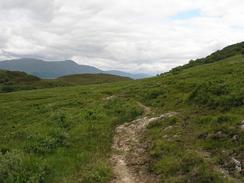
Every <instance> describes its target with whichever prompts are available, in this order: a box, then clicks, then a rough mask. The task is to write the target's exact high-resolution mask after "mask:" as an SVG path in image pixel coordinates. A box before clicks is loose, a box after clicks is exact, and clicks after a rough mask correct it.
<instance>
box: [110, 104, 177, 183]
mask: <svg viewBox="0 0 244 183" xmlns="http://www.w3.org/2000/svg"><path fill="white" fill-rule="evenodd" d="M139 105H141V106H142V107H143V108H144V113H145V114H148V113H150V111H151V110H150V108H148V107H145V106H143V105H142V104H139ZM173 115H175V113H166V114H163V115H161V116H158V117H154V118H148V117H141V118H139V119H137V120H134V121H132V122H129V123H125V124H123V125H120V126H118V127H117V128H116V130H115V136H114V141H113V147H112V148H113V154H112V157H111V163H112V166H113V171H114V175H115V177H114V179H113V180H112V181H111V183H149V182H150V183H151V182H157V177H156V176H154V175H151V174H150V173H148V171H147V164H148V158H147V153H146V149H147V144H146V143H145V142H144V143H143V142H142V137H143V133H144V131H145V129H146V126H147V125H149V124H150V123H152V122H155V121H157V120H161V119H164V118H166V117H171V116H173Z"/></svg>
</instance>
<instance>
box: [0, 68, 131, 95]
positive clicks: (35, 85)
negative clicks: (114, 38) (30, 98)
mask: <svg viewBox="0 0 244 183" xmlns="http://www.w3.org/2000/svg"><path fill="white" fill-rule="evenodd" d="M128 80H131V79H130V78H126V77H121V76H114V75H109V74H76V75H68V76H63V77H60V78H57V79H40V78H38V77H35V76H32V75H28V74H26V73H24V72H18V71H5V70H0V93H8V92H14V91H21V90H33V89H42V88H55V87H65V86H76V85H88V84H103V83H112V82H121V81H128Z"/></svg>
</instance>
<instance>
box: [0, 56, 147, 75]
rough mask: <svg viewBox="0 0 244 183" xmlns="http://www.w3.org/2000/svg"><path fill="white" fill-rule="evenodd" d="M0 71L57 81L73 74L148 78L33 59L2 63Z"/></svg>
mask: <svg viewBox="0 0 244 183" xmlns="http://www.w3.org/2000/svg"><path fill="white" fill-rule="evenodd" d="M0 69H4V70H10V71H23V72H26V73H28V74H32V75H34V76H37V77H40V78H45V79H55V78H57V77H61V76H66V75H73V74H99V73H104V74H111V75H118V76H123V77H130V78H132V79H140V78H145V77H148V76H147V75H145V74H132V73H127V72H121V71H116V70H113V71H103V70H101V69H98V68H96V67H93V66H89V65H79V64H77V63H76V62H74V61H72V60H65V61H43V60H38V59H32V58H22V59H15V60H7V61H1V62H0Z"/></svg>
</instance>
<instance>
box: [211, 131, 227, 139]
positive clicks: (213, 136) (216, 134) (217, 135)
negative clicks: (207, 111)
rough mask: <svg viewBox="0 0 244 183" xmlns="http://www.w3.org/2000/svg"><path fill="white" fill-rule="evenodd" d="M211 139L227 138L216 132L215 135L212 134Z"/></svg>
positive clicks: (220, 132)
mask: <svg viewBox="0 0 244 183" xmlns="http://www.w3.org/2000/svg"><path fill="white" fill-rule="evenodd" d="M211 137H212V138H213V139H222V138H225V137H227V136H226V134H224V133H223V132H222V131H218V132H217V133H215V134H213V135H212V136H211Z"/></svg>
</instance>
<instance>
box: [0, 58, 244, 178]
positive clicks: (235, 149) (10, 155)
mask: <svg viewBox="0 0 244 183" xmlns="http://www.w3.org/2000/svg"><path fill="white" fill-rule="evenodd" d="M243 80H244V57H243V55H241V54H237V55H235V56H232V57H228V58H225V59H224V60H218V62H211V63H206V64H201V65H196V66H194V67H189V68H186V69H181V70H178V71H172V72H169V73H167V74H163V75H161V76H158V77H155V78H150V79H144V80H138V81H125V82H116V83H110V84H99V85H89V86H75V87H63V88H52V89H41V90H33V91H19V92H13V93H5V94H0V111H1V112H0V119H1V120H0V125H1V128H0V134H1V135H0V142H1V144H0V150H1V152H2V153H0V154H1V156H0V162H1V163H0V182H28V181H29V182H85V183H95V182H108V181H109V179H110V178H111V176H112V171H111V169H110V166H109V163H108V157H109V154H110V150H111V142H112V137H113V130H114V128H115V126H116V125H118V124H121V123H123V122H127V121H130V120H133V119H135V118H136V117H137V116H140V115H141V114H142V112H143V111H142V110H143V109H141V108H140V107H139V106H138V105H137V101H139V102H141V103H143V104H145V105H147V106H150V107H151V108H152V109H153V111H154V113H155V115H156V114H163V113H165V112H168V111H176V112H178V115H177V116H176V117H172V118H169V119H166V120H163V121H158V122H156V123H153V124H151V125H150V126H149V127H148V130H147V132H146V134H145V141H148V142H149V143H150V144H151V145H150V147H149V149H148V153H149V155H150V158H151V160H150V166H149V171H151V172H152V173H155V174H157V175H158V176H159V177H161V182H172V183H174V182H175V183H176V182H177V183H191V182H192V183H195V182H197V183H208V182H209V183H210V182H211V183H220V182H221V183H222V182H223V183H229V182H237V181H236V180H239V181H240V182H242V181H244V175H243V171H242V172H237V171H236V168H235V164H233V160H232V158H235V159H237V160H239V161H241V162H242V166H243V159H244V157H243V150H244V146H243V144H244V133H243V130H241V129H240V122H241V121H242V120H243V119H244V115H243V114H244V107H243V105H244V101H243V99H244V92H243V88H244V83H243ZM109 96H114V97H112V98H110V100H108V98H107V97H109ZM64 165H65V166H64ZM222 170H225V171H228V172H229V174H228V175H227V176H223V175H222V173H221V171H222Z"/></svg>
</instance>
